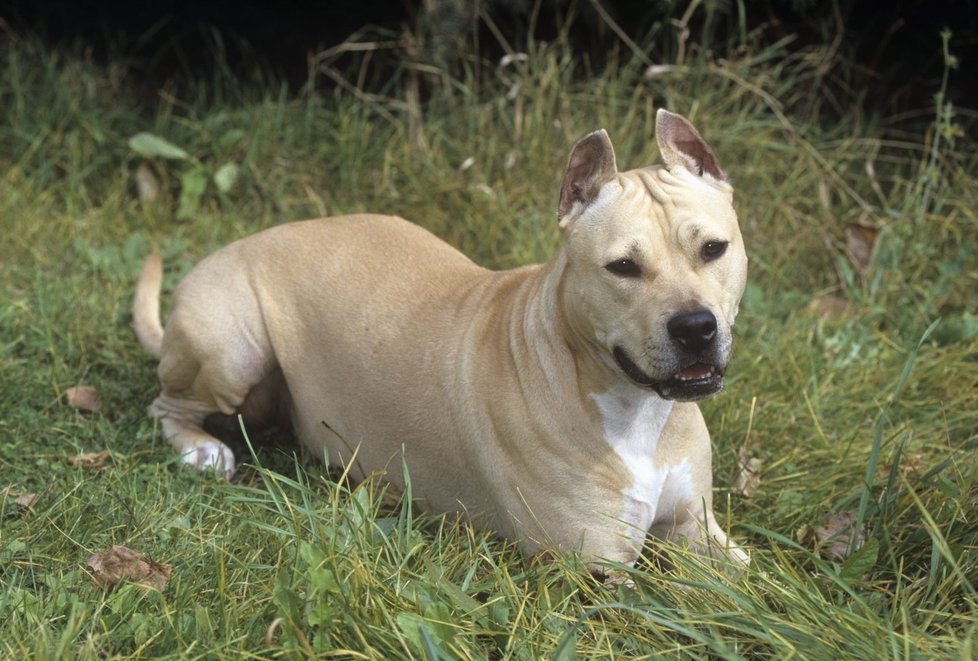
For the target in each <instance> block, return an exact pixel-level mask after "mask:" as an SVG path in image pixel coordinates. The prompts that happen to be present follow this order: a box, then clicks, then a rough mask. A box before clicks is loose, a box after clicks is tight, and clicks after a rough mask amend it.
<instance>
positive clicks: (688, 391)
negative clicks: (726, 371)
mask: <svg viewBox="0 0 978 661" xmlns="http://www.w3.org/2000/svg"><path fill="white" fill-rule="evenodd" d="M614 356H615V362H616V363H618V367H619V368H620V369H621V371H622V372H624V373H625V376H627V377H628V378H629V379H631V380H632V381H634V382H635V383H636V384H638V385H640V386H642V387H643V388H649V389H650V390H654V391H655V392H656V393H657V394H658V395H659V396H660V397H662V398H663V399H675V400H679V401H692V400H696V399H703V398H705V397H710V396H712V395H715V394H717V393H718V392H720V391H721V390H723V368H722V367H721V366H719V365H711V364H708V363H703V362H693V363H691V364H689V365H687V366H686V367H683V368H682V369H681V370H679V371H678V372H676V373H675V374H673V375H672V376H671V377H669V378H667V379H654V378H652V377H651V376H649V375H648V374H646V373H645V372H644V371H642V368H640V367H639V366H638V365H636V364H635V362H634V361H633V360H632V359H631V358H630V357H629V356H628V354H627V353H626V352H625V350H624V349H622V348H621V347H615V350H614Z"/></svg>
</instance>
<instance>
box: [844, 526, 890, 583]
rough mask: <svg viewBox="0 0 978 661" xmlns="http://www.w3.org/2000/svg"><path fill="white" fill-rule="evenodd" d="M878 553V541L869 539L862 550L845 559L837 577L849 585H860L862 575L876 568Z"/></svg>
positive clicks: (872, 538)
mask: <svg viewBox="0 0 978 661" xmlns="http://www.w3.org/2000/svg"><path fill="white" fill-rule="evenodd" d="M879 552H880V541H879V540H878V539H876V538H875V537H870V538H869V539H867V540H866V543H865V544H863V546H862V548H860V549H859V550H858V551H856V552H855V553H853V554H852V555H850V556H849V557H848V558H847V559H846V561H845V563H843V565H842V569H841V570H840V571H839V577H840V578H841V579H842V580H843V581H845V582H846V583H848V584H849V585H856V584H858V583H860V582H861V581H862V577H863V574H866V573H869V572H870V571H872V570H873V567H875V566H876V559H877V557H878V556H879Z"/></svg>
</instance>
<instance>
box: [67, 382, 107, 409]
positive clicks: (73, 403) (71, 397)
mask: <svg viewBox="0 0 978 661" xmlns="http://www.w3.org/2000/svg"><path fill="white" fill-rule="evenodd" d="M65 396H66V397H67V399H68V406H70V407H72V408H76V409H82V410H83V411H98V407H99V401H98V390H96V389H95V386H75V387H74V388H68V389H67V390H66V391H65Z"/></svg>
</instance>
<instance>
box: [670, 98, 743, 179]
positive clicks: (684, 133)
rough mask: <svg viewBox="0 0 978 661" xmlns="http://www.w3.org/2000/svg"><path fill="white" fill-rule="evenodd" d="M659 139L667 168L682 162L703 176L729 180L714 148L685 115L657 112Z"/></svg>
mask: <svg viewBox="0 0 978 661" xmlns="http://www.w3.org/2000/svg"><path fill="white" fill-rule="evenodd" d="M655 141H656V142H657V143H659V153H660V154H662V160H663V162H664V163H665V164H666V168H668V169H670V170H671V169H672V168H674V167H676V166H677V165H681V166H683V167H685V168H686V169H687V170H689V171H690V172H692V173H693V174H695V175H698V176H701V177H702V176H710V177H713V178H714V179H716V180H717V181H726V180H727V174H726V173H725V172H724V171H723V169H722V168H721V167H720V162H719V161H717V157H716V154H714V153H713V149H712V148H711V147H710V145H709V144H707V142H706V140H704V139H703V137H702V136H700V134H699V131H697V130H696V128H695V127H694V126H693V125H692V124H690V123H689V120H687V119H686V118H685V117H682V116H680V115H677V114H675V113H671V112H669V111H668V110H663V109H662V108H660V109H659V111H658V112H657V113H656V115H655Z"/></svg>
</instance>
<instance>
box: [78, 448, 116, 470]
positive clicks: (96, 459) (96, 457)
mask: <svg viewBox="0 0 978 661" xmlns="http://www.w3.org/2000/svg"><path fill="white" fill-rule="evenodd" d="M108 458H109V451H108V450H102V451H101V452H82V453H81V454H76V455H75V456H74V457H68V463H69V464H71V465H72V466H77V467H78V468H84V469H86V470H94V471H97V470H102V468H103V467H104V466H105V460H106V459H108Z"/></svg>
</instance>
